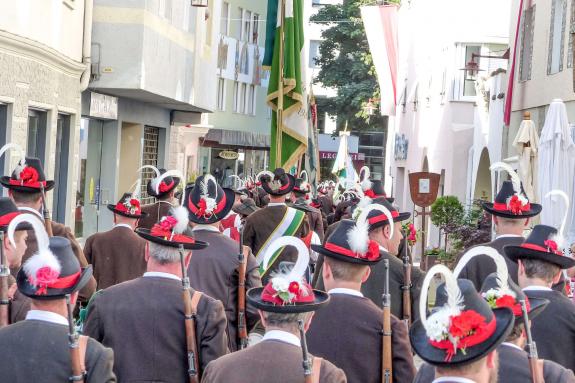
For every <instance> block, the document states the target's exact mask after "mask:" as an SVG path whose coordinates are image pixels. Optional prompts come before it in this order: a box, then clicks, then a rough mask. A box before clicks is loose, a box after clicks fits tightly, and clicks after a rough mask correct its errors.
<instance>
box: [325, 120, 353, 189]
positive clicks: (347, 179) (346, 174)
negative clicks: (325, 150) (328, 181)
mask: <svg viewBox="0 0 575 383" xmlns="http://www.w3.org/2000/svg"><path fill="white" fill-rule="evenodd" d="M348 138H349V132H348V131H347V129H346V130H344V131H342V132H339V148H338V149H337V155H336V157H335V162H334V164H333V168H332V169H331V172H332V174H335V175H336V176H337V177H338V179H339V183H340V184H341V185H346V188H347V185H350V184H353V183H355V182H356V181H357V179H358V175H357V173H356V171H355V168H354V167H353V161H352V160H351V156H350V155H349V147H348Z"/></svg>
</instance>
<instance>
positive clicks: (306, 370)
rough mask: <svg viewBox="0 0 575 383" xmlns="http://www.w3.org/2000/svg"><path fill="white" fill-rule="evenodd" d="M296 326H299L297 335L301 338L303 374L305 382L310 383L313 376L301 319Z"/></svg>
mask: <svg viewBox="0 0 575 383" xmlns="http://www.w3.org/2000/svg"><path fill="white" fill-rule="evenodd" d="M297 324H298V328H299V336H300V338H301V351H302V354H303V375H304V376H305V383H312V382H313V376H312V373H313V371H312V368H311V358H310V357H309V353H308V351H307V342H306V339H305V331H304V328H303V320H301V319H299V320H298V321H297Z"/></svg>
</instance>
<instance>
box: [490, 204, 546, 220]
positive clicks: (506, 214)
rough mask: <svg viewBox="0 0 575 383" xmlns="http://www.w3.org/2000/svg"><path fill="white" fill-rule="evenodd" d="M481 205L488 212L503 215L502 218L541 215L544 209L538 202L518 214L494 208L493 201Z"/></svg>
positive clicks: (523, 217) (522, 217)
mask: <svg viewBox="0 0 575 383" xmlns="http://www.w3.org/2000/svg"><path fill="white" fill-rule="evenodd" d="M481 206H482V207H483V210H485V211H486V212H488V213H489V214H491V215H495V216H497V217H502V218H509V219H526V218H532V217H535V216H537V215H539V213H541V210H542V209H543V207H542V206H541V205H539V204H536V203H532V204H531V209H530V210H529V211H526V212H522V213H521V214H519V215H518V214H512V213H509V212H507V211H499V210H495V209H493V203H491V202H483V203H482V204H481Z"/></svg>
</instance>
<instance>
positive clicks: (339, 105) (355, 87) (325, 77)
mask: <svg viewBox="0 0 575 383" xmlns="http://www.w3.org/2000/svg"><path fill="white" fill-rule="evenodd" d="M393 2H399V1H393ZM367 4H370V5H372V4H374V2H373V0H344V1H343V4H341V5H326V6H324V7H322V8H321V9H320V10H319V12H318V13H317V14H316V15H315V16H313V17H312V18H311V21H312V22H317V23H321V24H322V25H325V26H327V27H328V28H327V29H326V30H325V31H324V32H323V33H322V37H323V39H324V40H323V41H322V43H321V44H320V47H319V52H320V58H319V59H318V60H317V64H318V65H319V66H320V68H321V69H320V71H319V73H318V75H317V77H316V78H315V82H316V83H321V84H323V85H324V86H326V87H331V88H335V89H337V96H336V97H333V98H329V99H326V100H322V102H321V103H320V102H319V101H318V106H320V107H322V109H323V111H325V112H327V113H329V114H331V115H337V116H338V122H337V126H338V130H339V129H343V127H344V126H345V122H346V121H348V122H349V126H350V128H351V129H353V130H354V131H357V130H370V129H375V128H381V126H382V125H383V124H384V117H383V116H380V115H379V114H378V113H376V115H373V116H370V117H369V116H368V115H367V113H366V112H365V110H364V107H365V105H366V104H367V102H368V101H369V99H370V98H380V90H379V85H378V83H377V77H376V73H375V67H374V65H373V60H372V57H371V53H370V51H369V45H368V42H367V37H366V35H365V29H364V27H363V22H362V20H361V11H360V7H361V6H363V5H367ZM334 21H343V22H334ZM368 117H369V118H368Z"/></svg>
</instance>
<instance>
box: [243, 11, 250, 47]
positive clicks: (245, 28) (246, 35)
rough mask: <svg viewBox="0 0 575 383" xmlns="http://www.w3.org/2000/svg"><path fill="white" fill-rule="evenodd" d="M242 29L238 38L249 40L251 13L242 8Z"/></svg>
mask: <svg viewBox="0 0 575 383" xmlns="http://www.w3.org/2000/svg"><path fill="white" fill-rule="evenodd" d="M241 15H242V23H241V25H242V31H241V35H240V40H242V41H249V40H250V37H251V36H250V30H251V26H252V13H251V12H250V11H246V10H243V11H242V13H241Z"/></svg>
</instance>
